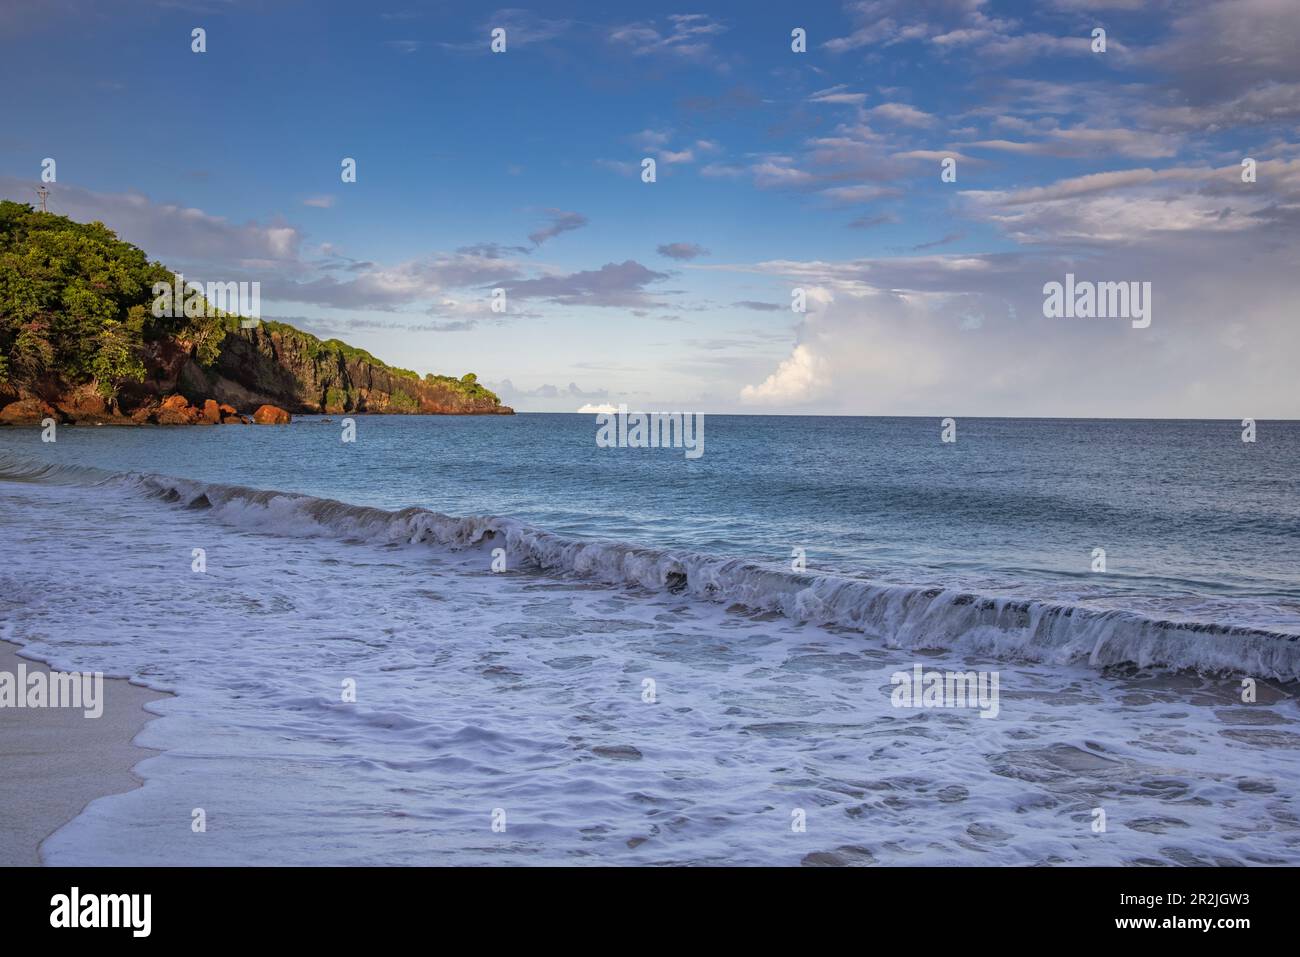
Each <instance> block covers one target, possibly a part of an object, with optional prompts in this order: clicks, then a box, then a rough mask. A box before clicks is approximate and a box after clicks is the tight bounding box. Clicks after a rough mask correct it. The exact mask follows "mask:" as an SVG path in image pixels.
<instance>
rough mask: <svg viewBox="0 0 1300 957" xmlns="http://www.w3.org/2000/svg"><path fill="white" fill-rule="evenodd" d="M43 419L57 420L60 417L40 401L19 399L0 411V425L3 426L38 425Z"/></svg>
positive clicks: (47, 404)
mask: <svg viewBox="0 0 1300 957" xmlns="http://www.w3.org/2000/svg"><path fill="white" fill-rule="evenodd" d="M45 418H52V419H55V420H58V419H59V418H60V417H59V415H58V414H57V413H56V412H55V411H54V409H53V408H52V407H51V406H50V405H49V403H47V402H45V401H44V400H42V399H19V400H18V401H17V402H10V403H9V404H8V405H6V406H5V407H4V408H3V409H0V424H3V425H40V424H41V420H42V419H45Z"/></svg>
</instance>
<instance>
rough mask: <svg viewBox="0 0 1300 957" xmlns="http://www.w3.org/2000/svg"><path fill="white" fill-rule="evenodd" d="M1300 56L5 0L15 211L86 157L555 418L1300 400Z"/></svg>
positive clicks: (299, 306) (198, 270) (633, 20)
mask: <svg viewBox="0 0 1300 957" xmlns="http://www.w3.org/2000/svg"><path fill="white" fill-rule="evenodd" d="M196 28H201V29H202V30H203V31H205V33H204V40H205V46H206V49H205V50H204V52H195V51H194V49H193V46H194V39H193V31H194V30H195V29H196ZM496 29H501V30H504V31H505V34H504V35H505V50H504V52H493V50H492V49H491V44H492V32H493V30H496ZM1098 29H1101V30H1104V31H1105V37H1104V39H1105V49H1104V50H1099V49H1095V47H1096V46H1097V40H1096V38H1095V37H1094V32H1095V31H1096V30H1098ZM795 30H802V31H803V32H804V36H805V37H806V40H805V46H806V49H805V50H804V51H803V52H797V51H796V50H794V49H793V46H794V45H795V41H794V39H792V31H795ZM1297 50H1300V0H1038V2H1034V3H1028V2H1001V0H863V2H849V3H843V4H840V3H821V2H819V3H811V4H761V3H754V2H752V0H748V2H738V3H721V2H711V3H708V4H700V3H693V2H692V3H688V4H686V5H683V6H680V7H679V6H674V5H671V4H648V5H642V4H635V5H634V4H623V3H613V4H611V3H563V2H556V3H547V4H539V5H536V6H532V7H527V8H524V7H514V8H501V9H496V10H493V8H492V6H491V5H490V4H484V3H457V2H436V3H435V2H426V3H413V2H401V0H391V2H390V0H375V2H373V3H360V4H359V3H334V2H330V3H297V2H270V0H263V2H256V0H247V2H245V0H192V2H187V0H170V2H158V0H40V2H34V0H33V2H14V0H0V81H2V82H3V85H4V88H5V97H4V99H5V106H4V110H3V119H4V122H3V125H0V197H3V198H8V199H16V200H20V201H23V202H37V200H36V197H35V192H34V190H35V187H36V186H38V185H40V181H41V174H42V168H43V167H42V163H43V161H44V160H45V159H47V158H49V159H53V160H54V161H55V180H54V182H52V183H49V184H48V187H49V189H50V195H49V206H50V210H51V211H53V212H57V213H60V214H64V215H68V216H71V217H72V218H74V219H78V220H93V219H98V220H101V221H102V222H104V223H106V224H107V225H109V226H110V227H112V228H113V229H115V230H116V231H117V232H118V233H119V235H121V236H122V237H123V238H124V239H127V240H129V241H131V242H134V243H136V244H137V245H139V246H141V247H142V248H144V249H145V250H146V252H148V253H149V255H150V256H151V257H152V258H155V259H158V260H160V261H162V262H164V263H165V264H167V265H168V266H170V267H171V268H173V269H175V270H178V271H181V272H183V273H184V274H185V275H186V276H187V278H191V279H199V280H213V281H222V282H224V281H232V280H248V281H257V282H260V283H261V289H262V314H263V317H264V318H268V319H279V320H282V321H285V322H290V323H293V324H295V325H297V326H299V327H301V328H304V329H307V330H309V331H311V332H313V333H316V334H317V335H320V336H322V337H338V338H341V339H343V340H345V341H347V342H350V343H352V344H354V345H357V346H360V347H363V348H365V349H367V350H369V351H370V352H372V353H373V354H375V355H376V356H378V357H380V358H381V359H384V360H385V361H387V362H389V363H391V364H393V365H397V366H401V367H403V368H410V369H414V370H416V371H418V372H420V373H425V372H434V373H439V374H448V375H457V376H459V375H461V374H463V373H465V372H471V371H472V372H474V373H476V374H477V375H478V377H479V379H480V380H481V381H483V382H485V383H486V384H488V385H489V386H490V387H492V388H494V389H495V390H496V391H497V392H498V393H499V394H500V395H501V397H502V400H503V401H505V402H506V403H507V404H509V405H512V406H514V407H515V408H516V409H518V410H520V411H562V412H574V411H578V410H580V409H582V410H591V409H594V408H598V407H603V406H608V405H617V404H620V403H626V404H627V405H629V406H630V407H631V408H633V409H641V410H645V411H693V412H707V413H727V412H733V413H755V414H773V413H781V414H789V413H813V414H851V415H927V416H928V415H935V416H954V417H960V416H963V415H965V416H990V415H999V416H1002V415H1005V416H1101V417H1175V418H1243V417H1252V418H1258V419H1269V418H1300V388H1298V387H1297V375H1296V365H1297V358H1300V322H1298V321H1297V320H1298V319H1300V268H1297V267H1300V241H1298V240H1300V235H1298V234H1300V128H1298V127H1297V123H1298V122H1300V55H1298V54H1297V52H1296V51H1297ZM345 158H351V159H353V160H355V163H356V180H355V182H344V181H343V177H342V175H341V173H342V164H343V161H344V159H345ZM646 159H652V160H654V163H655V178H654V181H653V182H646V181H644V178H643V173H642V168H643V166H642V164H643V161H644V160H646ZM1246 159H1251V160H1253V161H1254V164H1253V171H1254V176H1253V181H1245V178H1244V177H1243V173H1244V169H1245V168H1244V167H1243V160H1246ZM946 160H951V161H952V162H951V164H950V169H951V171H952V175H949V176H948V177H946V178H945V177H944V176H943V175H942V174H943V172H944V164H945V161H946ZM1067 274H1070V275H1073V276H1074V277H1075V278H1076V280H1078V281H1086V282H1095V283H1103V282H1123V283H1134V282H1136V283H1140V284H1143V283H1150V286H1149V289H1150V290H1151V292H1150V324H1149V325H1147V326H1145V327H1143V328H1140V327H1138V326H1135V325H1134V323H1133V322H1131V321H1129V319H1128V318H1125V317H1123V316H1120V317H1107V318H1101V317H1092V318H1079V317H1068V318H1067V317H1063V316H1047V315H1045V314H1044V300H1045V293H1044V286H1045V284H1048V283H1052V282H1060V283H1064V282H1065V281H1066V276H1067ZM493 290H503V294H498V295H499V296H501V297H502V298H501V299H500V300H499V301H500V302H502V303H503V304H504V312H494V311H493ZM796 290H799V291H801V292H799V293H796V292H795V291H796ZM797 297H798V298H802V299H803V301H804V303H805V306H806V308H805V310H804V311H801V312H800V311H795V310H794V309H793V308H792V305H794V304H797V303H796V298H797Z"/></svg>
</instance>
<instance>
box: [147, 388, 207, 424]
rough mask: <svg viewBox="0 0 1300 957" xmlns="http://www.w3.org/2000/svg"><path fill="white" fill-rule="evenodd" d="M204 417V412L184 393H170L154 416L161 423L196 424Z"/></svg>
mask: <svg viewBox="0 0 1300 957" xmlns="http://www.w3.org/2000/svg"><path fill="white" fill-rule="evenodd" d="M202 418H203V416H202V413H200V412H199V410H198V409H196V408H194V406H192V405H190V400H189V399H187V398H185V396H183V395H169V396H168V397H167V398H165V399H163V401H162V405H160V406H159V407H158V411H157V413H156V414H155V415H154V417H153V419H154V421H155V422H157V423H158V424H159V425H194V424H195V423H196V422H198V421H200V420H201V419H202Z"/></svg>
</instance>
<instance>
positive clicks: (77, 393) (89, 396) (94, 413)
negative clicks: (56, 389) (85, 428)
mask: <svg viewBox="0 0 1300 957" xmlns="http://www.w3.org/2000/svg"><path fill="white" fill-rule="evenodd" d="M56 405H57V407H58V410H59V411H60V412H61V413H63V417H64V418H65V419H67V420H68V421H69V422H105V421H108V420H110V419H113V418H116V416H115V415H114V414H113V411H112V410H111V409H110V408H109V407H108V402H107V401H105V399H104V397H103V396H102V395H100V394H99V393H98V392H96V391H95V390H94V389H92V388H90V387H89V386H82V387H80V388H78V389H75V390H73V391H72V392H69V393H68V394H67V395H65V396H63V397H61V398H59V399H57V400H56Z"/></svg>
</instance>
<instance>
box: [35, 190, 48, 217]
mask: <svg viewBox="0 0 1300 957" xmlns="http://www.w3.org/2000/svg"><path fill="white" fill-rule="evenodd" d="M36 195H37V196H39V197H40V198H41V212H42V213H48V212H49V210H48V209H46V208H45V197H46V196H49V195H50V191H49V190H48V189H46V188H45V187H44V186H40V187H37V189H36Z"/></svg>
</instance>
